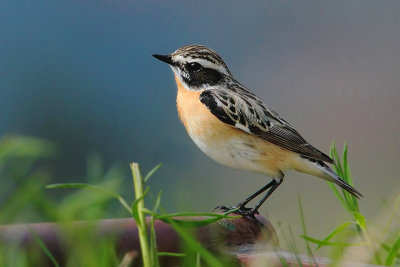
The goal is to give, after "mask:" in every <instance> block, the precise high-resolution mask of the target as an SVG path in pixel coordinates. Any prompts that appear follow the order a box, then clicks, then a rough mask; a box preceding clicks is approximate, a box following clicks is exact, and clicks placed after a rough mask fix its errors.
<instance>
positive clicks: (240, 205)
mask: <svg viewBox="0 0 400 267" xmlns="http://www.w3.org/2000/svg"><path fill="white" fill-rule="evenodd" d="M275 183H276V181H275V179H273V180H272V181H271V182H269V183H268V184H267V185H265V186H264V187H263V188H261V189H260V190H258V191H257V192H255V193H254V194H252V195H251V196H249V197H248V198H246V200H245V201H242V202H240V203H239V204H237V207H240V208H244V206H246V205H247V203H249V202H250V201H252V200H253V199H254V198H255V197H257V196H258V195H259V194H261V193H262V192H264V191H265V190H267V189H268V188H270V187H271V186H273V185H274V184H275Z"/></svg>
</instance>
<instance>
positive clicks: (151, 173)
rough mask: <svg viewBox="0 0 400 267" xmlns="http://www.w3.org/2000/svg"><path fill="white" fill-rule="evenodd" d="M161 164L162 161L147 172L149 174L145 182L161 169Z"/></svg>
mask: <svg viewBox="0 0 400 267" xmlns="http://www.w3.org/2000/svg"><path fill="white" fill-rule="evenodd" d="M161 166H162V164H161V163H160V164H158V165H157V166H155V167H154V168H153V169H151V170H150V171H149V172H148V173H147V175H146V176H145V177H144V179H143V180H144V182H147V180H149V179H150V177H151V176H153V174H154V173H155V172H156V171H157V170H158V169H159V168H161Z"/></svg>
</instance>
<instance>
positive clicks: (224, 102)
mask: <svg viewBox="0 0 400 267" xmlns="http://www.w3.org/2000/svg"><path fill="white" fill-rule="evenodd" d="M200 102H201V103H203V104H204V105H205V106H206V107H207V108H208V109H209V110H210V112H211V113H212V114H213V115H214V116H216V117H217V118H218V119H220V120H221V121H222V122H224V123H227V124H229V125H232V126H234V127H236V128H238V129H240V130H242V131H244V132H247V133H250V134H253V135H255V136H258V137H260V138H262V139H264V140H267V141H269V142H271V143H273V144H275V145H278V146H280V147H283V148H285V149H288V150H290V151H293V152H296V153H299V154H300V155H302V156H305V157H309V158H312V159H315V160H321V161H325V162H328V163H333V160H332V159H331V158H330V157H329V156H327V155H326V154H324V153H322V152H321V151H319V150H318V149H316V148H314V147H313V146H312V145H310V144H309V143H308V142H307V141H306V140H305V139H304V138H303V137H302V136H301V135H300V134H299V133H298V132H297V131H296V130H295V129H293V127H291V126H290V124H289V123H287V122H286V121H285V120H283V119H282V118H280V117H279V115H278V114H277V113H276V112H275V111H274V110H272V109H271V108H269V107H267V106H266V105H264V104H263V103H262V102H261V100H260V99H258V98H257V97H256V96H255V95H254V94H252V93H251V92H249V91H242V92H240V91H232V90H227V89H209V90H204V91H203V92H202V93H201V94H200Z"/></svg>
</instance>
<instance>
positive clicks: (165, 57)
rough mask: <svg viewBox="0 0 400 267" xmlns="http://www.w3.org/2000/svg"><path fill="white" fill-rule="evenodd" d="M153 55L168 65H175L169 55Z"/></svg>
mask: <svg viewBox="0 0 400 267" xmlns="http://www.w3.org/2000/svg"><path fill="white" fill-rule="evenodd" d="M153 57H155V58H156V59H158V60H161V61H162V62H165V63H167V64H169V65H172V66H175V62H173V61H172V58H171V56H170V55H158V54H154V55H153Z"/></svg>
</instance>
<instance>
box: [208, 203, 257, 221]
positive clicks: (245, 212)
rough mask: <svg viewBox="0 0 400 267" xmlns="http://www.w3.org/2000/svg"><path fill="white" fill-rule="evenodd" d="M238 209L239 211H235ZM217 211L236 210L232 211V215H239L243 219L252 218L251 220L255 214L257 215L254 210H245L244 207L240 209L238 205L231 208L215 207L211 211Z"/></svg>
mask: <svg viewBox="0 0 400 267" xmlns="http://www.w3.org/2000/svg"><path fill="white" fill-rule="evenodd" d="M238 207H239V209H238V210H236V209H237V208H238ZM217 209H219V210H221V211H223V212H228V211H232V210H236V211H234V212H232V213H235V214H239V215H241V216H243V217H252V218H254V215H255V214H259V213H258V211H257V210H254V209H251V208H246V207H241V206H240V205H238V206H233V207H226V206H217V207H215V208H214V209H213V211H215V210H217Z"/></svg>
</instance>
